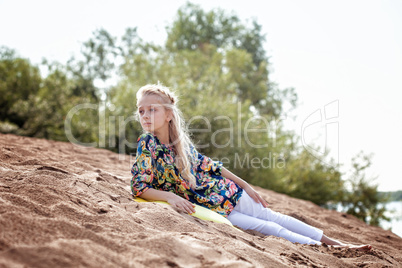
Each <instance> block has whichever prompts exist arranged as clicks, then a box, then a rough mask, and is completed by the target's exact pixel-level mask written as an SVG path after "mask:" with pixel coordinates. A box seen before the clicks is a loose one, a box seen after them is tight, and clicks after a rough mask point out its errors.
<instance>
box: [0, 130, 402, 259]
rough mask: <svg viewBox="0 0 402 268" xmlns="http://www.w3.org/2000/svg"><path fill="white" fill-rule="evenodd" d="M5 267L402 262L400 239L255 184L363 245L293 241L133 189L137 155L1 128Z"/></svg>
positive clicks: (279, 205)
mask: <svg viewBox="0 0 402 268" xmlns="http://www.w3.org/2000/svg"><path fill="white" fill-rule="evenodd" d="M0 150H1V152H0V267H289V266H309V267H398V266H399V267H402V238H400V237H398V236H397V235H395V234H393V233H392V232H391V231H386V230H383V229H381V228H379V227H373V226H368V225H366V224H365V223H363V222H362V221H359V220H358V219H356V218H354V217H353V216H350V215H347V214H344V213H339V212H335V211H329V210H326V209H323V208H321V207H319V206H316V205H314V204H313V203H311V202H308V201H303V200H299V199H295V198H291V197H288V196H286V195H283V194H278V193H275V192H273V191H269V190H265V189H262V188H259V187H255V189H256V190H257V191H258V192H259V193H260V194H261V196H262V197H264V198H265V199H266V200H267V201H268V203H269V204H270V207H271V208H272V209H273V210H275V211H279V212H282V213H284V214H288V215H291V216H294V217H296V218H298V219H300V220H302V221H305V222H307V223H308V224H311V225H313V226H316V227H318V228H321V229H323V230H324V233H325V234H327V235H328V236H330V237H334V238H336V239H339V240H342V241H349V242H354V243H370V244H371V245H372V246H373V249H372V250H371V251H369V252H360V251H356V250H351V249H335V248H331V247H325V246H310V245H301V244H294V243H291V242H289V241H286V240H285V239H282V238H278V237H273V236H263V235H261V234H259V233H257V232H250V231H241V230H238V229H235V228H233V227H231V226H228V225H225V224H219V223H214V222H207V221H203V220H200V219H197V218H195V217H192V216H191V215H188V214H186V213H183V212H180V211H176V210H175V209H173V208H172V207H170V206H169V205H164V204H156V203H137V202H135V201H133V200H132V198H131V195H130V187H129V183H130V179H131V177H130V168H131V165H132V162H133V159H130V157H128V156H126V157H125V159H123V156H122V155H118V154H115V153H113V152H110V151H108V150H104V149H96V148H87V147H82V146H77V145H74V144H71V143H65V142H56V141H48V140H43V139H35V138H27V137H20V136H14V135H4V134H0Z"/></svg>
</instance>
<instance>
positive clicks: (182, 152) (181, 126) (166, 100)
mask: <svg viewBox="0 0 402 268" xmlns="http://www.w3.org/2000/svg"><path fill="white" fill-rule="evenodd" d="M149 95H154V96H157V97H159V101H160V104H162V106H163V107H164V108H165V109H166V110H169V111H171V113H172V119H171V120H170V122H169V145H172V147H173V150H174V152H175V164H176V167H177V168H178V170H179V171H180V174H181V176H182V177H183V178H184V179H186V180H187V182H188V183H189V185H190V187H191V188H192V189H194V188H195V185H196V179H195V177H194V175H193V174H192V173H191V170H190V169H191V166H192V164H194V163H192V161H194V159H193V158H192V157H190V156H191V146H194V144H193V143H192V141H191V139H190V136H189V134H188V130H187V128H186V124H185V122H184V119H183V116H182V113H181V111H180V110H179V108H178V107H177V102H178V98H177V96H176V95H175V94H174V92H172V91H171V90H170V89H169V88H167V87H165V86H162V85H160V84H157V85H151V84H149V85H145V86H143V87H141V88H140V89H139V90H138V92H137V95H136V96H137V106H138V104H139V102H140V100H141V98H142V97H144V96H149ZM137 113H138V110H137ZM137 116H138V115H137Z"/></svg>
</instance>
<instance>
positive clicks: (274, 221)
mask: <svg viewBox="0 0 402 268" xmlns="http://www.w3.org/2000/svg"><path fill="white" fill-rule="evenodd" d="M228 220H229V221H230V222H231V223H232V224H233V225H236V226H238V227H240V228H242V229H245V230H249V229H251V230H256V231H258V232H260V233H262V234H264V235H274V236H279V237H283V238H285V239H287V240H289V241H291V242H293V243H295V242H298V243H300V244H316V245H321V242H320V240H321V238H322V235H323V231H322V230H320V229H317V228H315V227H313V226H310V225H308V224H306V223H304V222H302V221H299V220H297V219H295V218H293V217H290V216H287V215H283V214H281V213H279V212H275V211H272V210H270V209H269V208H264V207H263V206H262V204H260V203H256V202H255V201H254V200H253V199H252V198H251V197H250V196H249V195H248V194H247V193H246V191H243V193H242V196H241V197H240V199H239V201H238V203H237V205H236V206H235V207H234V209H233V210H232V212H231V213H230V214H229V215H228Z"/></svg>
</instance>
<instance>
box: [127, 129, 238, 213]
mask: <svg viewBox="0 0 402 268" xmlns="http://www.w3.org/2000/svg"><path fill="white" fill-rule="evenodd" d="M137 146H138V147H137V156H136V159H135V162H134V165H133V167H132V169H131V173H132V175H133V178H132V180H131V190H132V193H133V195H134V196H140V195H141V194H142V193H144V192H145V191H147V190H148V189H149V188H154V189H156V190H163V191H169V192H172V193H174V194H177V195H179V196H181V197H183V198H185V199H187V200H189V201H190V202H192V203H195V204H198V205H201V206H203V207H206V208H209V209H211V210H213V211H215V212H217V213H219V214H221V215H222V216H224V217H227V215H229V213H230V212H231V211H232V210H233V208H234V206H235V205H236V204H237V202H238V200H239V198H240V197H241V194H242V193H243V189H242V188H240V186H238V185H237V184H236V183H235V182H233V181H232V180H230V179H227V178H224V177H222V176H221V169H222V162H220V161H212V159H211V158H209V157H207V156H204V155H202V154H200V153H199V152H198V151H197V150H196V149H195V148H194V147H192V148H191V155H190V157H192V159H193V160H194V163H195V164H194V165H192V167H191V172H192V174H193V175H194V176H195V178H196V184H197V185H196V187H195V189H194V190H193V189H191V188H190V186H189V185H188V182H187V181H186V180H185V179H183V178H182V176H181V175H180V172H179V170H178V169H177V168H176V166H175V164H174V157H175V155H174V152H173V149H172V147H169V146H167V145H165V144H163V143H161V142H160V141H159V139H158V138H157V137H156V136H154V135H153V134H151V133H146V134H143V135H141V136H140V137H139V138H138V145H137Z"/></svg>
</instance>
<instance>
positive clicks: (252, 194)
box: [221, 167, 268, 207]
mask: <svg viewBox="0 0 402 268" xmlns="http://www.w3.org/2000/svg"><path fill="white" fill-rule="evenodd" d="M221 174H222V177H225V178H227V179H230V180H232V181H234V182H235V183H236V184H237V185H239V186H240V187H241V188H242V189H243V190H245V191H246V192H247V194H248V195H249V196H250V197H251V198H253V199H254V201H255V202H257V203H261V205H263V206H264V207H268V203H267V201H265V200H264V199H263V198H262V197H261V196H260V195H259V194H258V193H257V192H256V191H255V190H254V189H253V187H251V185H250V184H248V183H247V182H246V181H245V180H243V179H242V178H239V177H238V176H236V175H235V174H233V173H232V172H230V171H229V170H227V169H226V168H225V167H222V171H221Z"/></svg>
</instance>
